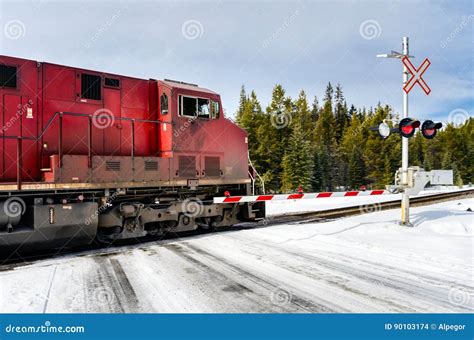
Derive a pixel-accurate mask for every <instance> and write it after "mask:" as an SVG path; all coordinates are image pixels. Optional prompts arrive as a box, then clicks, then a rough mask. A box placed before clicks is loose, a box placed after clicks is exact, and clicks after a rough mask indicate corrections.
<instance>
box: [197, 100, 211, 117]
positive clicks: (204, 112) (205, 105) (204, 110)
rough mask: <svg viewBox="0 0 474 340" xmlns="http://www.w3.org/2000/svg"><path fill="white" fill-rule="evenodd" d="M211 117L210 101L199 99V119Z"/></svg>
mask: <svg viewBox="0 0 474 340" xmlns="http://www.w3.org/2000/svg"><path fill="white" fill-rule="evenodd" d="M209 116H210V107H209V99H204V98H198V117H199V118H207V119H209Z"/></svg>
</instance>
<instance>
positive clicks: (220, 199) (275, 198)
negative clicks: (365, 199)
mask: <svg viewBox="0 0 474 340" xmlns="http://www.w3.org/2000/svg"><path fill="white" fill-rule="evenodd" d="M387 194H391V193H390V192H389V191H387V190H367V191H340V192H317V193H308V194H287V195H258V196H228V197H214V203H241V202H262V201H283V200H300V199H307V198H328V197H354V196H376V195H387Z"/></svg>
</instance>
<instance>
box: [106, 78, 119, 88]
mask: <svg viewBox="0 0 474 340" xmlns="http://www.w3.org/2000/svg"><path fill="white" fill-rule="evenodd" d="M104 86H107V87H115V88H120V79H116V78H107V77H105V79H104Z"/></svg>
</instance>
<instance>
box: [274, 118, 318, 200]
mask: <svg viewBox="0 0 474 340" xmlns="http://www.w3.org/2000/svg"><path fill="white" fill-rule="evenodd" d="M282 168H283V172H282V177H281V183H282V186H281V191H282V192H294V191H296V190H298V188H299V187H300V186H301V187H302V188H303V190H305V191H310V189H311V178H312V171H313V169H312V168H313V160H312V155H311V147H310V144H309V140H308V139H307V138H306V136H305V134H304V131H303V128H302V126H301V124H300V122H299V121H297V122H296V123H295V124H294V127H293V131H292V134H291V137H290V138H289V141H288V148H287V149H286V151H285V155H284V156H283V161H282Z"/></svg>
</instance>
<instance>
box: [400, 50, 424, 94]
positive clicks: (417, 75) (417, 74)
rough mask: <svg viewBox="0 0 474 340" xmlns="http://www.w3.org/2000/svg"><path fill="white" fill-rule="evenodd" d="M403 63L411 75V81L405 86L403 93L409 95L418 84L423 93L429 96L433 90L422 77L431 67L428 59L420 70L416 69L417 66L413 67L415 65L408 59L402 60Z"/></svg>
mask: <svg viewBox="0 0 474 340" xmlns="http://www.w3.org/2000/svg"><path fill="white" fill-rule="evenodd" d="M402 62H403V65H405V66H406V68H407V69H408V72H410V73H411V77H410V80H408V82H407V83H406V84H405V86H403V91H405V92H406V93H409V92H410V91H411V89H412V88H413V86H415V84H416V83H418V84H419V85H420V86H421V88H422V89H423V91H425V93H426V94H427V95H429V94H430V92H431V89H430V87H429V86H428V84H427V83H426V82H425V80H424V79H423V78H422V77H421V76H422V75H423V73H425V71H426V70H427V69H428V67H429V66H430V65H431V62H430V61H429V60H428V58H426V59H425V60H424V61H423V63H422V64H421V65H420V67H419V68H418V69H417V68H415V66H413V64H412V63H411V61H410V59H408V57H404V58H403V59H402Z"/></svg>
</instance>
